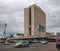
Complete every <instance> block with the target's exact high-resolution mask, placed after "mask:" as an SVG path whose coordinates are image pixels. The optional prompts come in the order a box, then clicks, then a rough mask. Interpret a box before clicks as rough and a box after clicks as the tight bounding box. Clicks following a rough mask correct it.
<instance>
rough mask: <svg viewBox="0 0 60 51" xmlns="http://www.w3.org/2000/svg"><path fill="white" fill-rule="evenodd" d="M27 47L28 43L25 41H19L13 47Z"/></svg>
mask: <svg viewBox="0 0 60 51" xmlns="http://www.w3.org/2000/svg"><path fill="white" fill-rule="evenodd" d="M25 46H26V47H28V46H29V42H28V41H26V40H23V41H19V42H18V43H16V44H15V45H14V47H25Z"/></svg>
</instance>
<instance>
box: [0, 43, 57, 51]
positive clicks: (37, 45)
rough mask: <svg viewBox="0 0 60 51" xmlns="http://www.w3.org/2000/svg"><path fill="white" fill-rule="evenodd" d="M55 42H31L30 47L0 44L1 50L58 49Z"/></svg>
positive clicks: (55, 50)
mask: <svg viewBox="0 0 60 51" xmlns="http://www.w3.org/2000/svg"><path fill="white" fill-rule="evenodd" d="M55 45H56V44H55V43H48V44H45V45H42V44H40V43H34V44H31V45H30V46H29V47H23V48H13V47H12V46H10V45H8V46H7V45H5V46H0V51H58V50H57V49H56V46H55Z"/></svg>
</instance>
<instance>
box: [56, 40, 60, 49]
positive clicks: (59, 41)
mask: <svg viewBox="0 0 60 51" xmlns="http://www.w3.org/2000/svg"><path fill="white" fill-rule="evenodd" d="M56 48H57V49H60V39H58V40H57V41H56Z"/></svg>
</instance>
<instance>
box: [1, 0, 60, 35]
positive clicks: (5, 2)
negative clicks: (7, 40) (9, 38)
mask: <svg viewBox="0 0 60 51" xmlns="http://www.w3.org/2000/svg"><path fill="white" fill-rule="evenodd" d="M32 4H36V5H38V6H40V7H41V8H42V10H44V12H45V13H46V25H47V27H46V31H56V32H57V31H58V30H60V29H59V28H60V22H59V21H60V0H52V1H51V0H0V32H1V34H2V33H3V31H4V24H5V23H7V33H8V34H10V33H12V32H13V33H14V34H16V33H18V32H19V33H24V8H25V7H28V6H30V5H32ZM55 29H56V30H55Z"/></svg>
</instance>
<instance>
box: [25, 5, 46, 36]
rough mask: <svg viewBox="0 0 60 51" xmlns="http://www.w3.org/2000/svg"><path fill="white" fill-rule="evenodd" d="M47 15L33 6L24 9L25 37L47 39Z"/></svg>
mask: <svg viewBox="0 0 60 51" xmlns="http://www.w3.org/2000/svg"><path fill="white" fill-rule="evenodd" d="M45 35H46V15H45V13H44V12H43V10H42V9H41V8H40V7H39V6H37V5H35V4H33V5H32V6H29V7H27V8H25V9H24V36H36V37H45Z"/></svg>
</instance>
